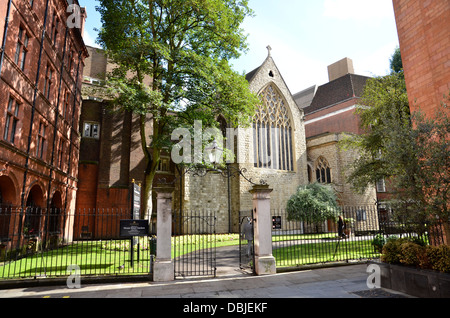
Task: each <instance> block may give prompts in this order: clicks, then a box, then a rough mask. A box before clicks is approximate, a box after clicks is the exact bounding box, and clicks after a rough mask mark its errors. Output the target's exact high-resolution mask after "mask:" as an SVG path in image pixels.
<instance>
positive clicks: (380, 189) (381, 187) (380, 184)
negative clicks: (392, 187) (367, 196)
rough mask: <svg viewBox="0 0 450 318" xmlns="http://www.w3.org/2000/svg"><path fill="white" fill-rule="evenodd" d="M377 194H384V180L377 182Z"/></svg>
mask: <svg viewBox="0 0 450 318" xmlns="http://www.w3.org/2000/svg"><path fill="white" fill-rule="evenodd" d="M377 192H386V182H385V181H384V178H382V179H380V180H378V181H377Z"/></svg>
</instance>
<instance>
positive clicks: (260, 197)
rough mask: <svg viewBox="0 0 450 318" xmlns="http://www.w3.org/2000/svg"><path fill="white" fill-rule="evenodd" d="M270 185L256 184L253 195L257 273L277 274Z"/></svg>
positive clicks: (251, 191)
mask: <svg viewBox="0 0 450 318" xmlns="http://www.w3.org/2000/svg"><path fill="white" fill-rule="evenodd" d="M272 191H273V190H272V189H269V186H268V185H258V186H254V187H253V189H252V190H250V193H251V194H252V195H253V213H254V214H253V215H254V218H255V221H254V239H255V271H256V275H269V274H276V272H277V269H276V263H275V258H274V257H273V255H272V216H271V213H270V193H271V192H272Z"/></svg>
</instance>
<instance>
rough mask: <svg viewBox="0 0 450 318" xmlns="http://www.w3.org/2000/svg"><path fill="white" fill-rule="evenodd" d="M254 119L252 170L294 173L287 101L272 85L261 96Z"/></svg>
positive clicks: (291, 133)
mask: <svg viewBox="0 0 450 318" xmlns="http://www.w3.org/2000/svg"><path fill="white" fill-rule="evenodd" d="M260 97H261V100H262V103H261V104H260V105H259V107H258V110H257V112H256V115H255V117H254V119H253V149H254V163H255V168H268V169H275V170H285V171H294V153H293V129H292V125H291V120H290V116H289V110H288V105H287V102H286V100H285V99H284V98H283V96H282V95H281V93H280V92H279V90H278V89H277V88H276V87H275V85H273V84H270V85H268V86H267V87H266V88H265V89H264V90H263V91H262V93H261V94H260Z"/></svg>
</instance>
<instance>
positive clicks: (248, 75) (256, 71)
mask: <svg viewBox="0 0 450 318" xmlns="http://www.w3.org/2000/svg"><path fill="white" fill-rule="evenodd" d="M260 68H261V66H258V67H257V68H255V69H254V70H253V71H251V72H250V73H247V75H245V79H246V80H247V82H251V80H252V79H253V77H254V76H255V75H256V73H258V71H259V69H260Z"/></svg>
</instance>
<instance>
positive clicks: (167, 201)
mask: <svg viewBox="0 0 450 318" xmlns="http://www.w3.org/2000/svg"><path fill="white" fill-rule="evenodd" d="M154 191H155V192H156V206H157V221H156V222H157V223H156V259H155V264H154V267H153V280H154V281H155V282H168V281H173V280H174V279H175V273H174V270H175V268H174V264H173V260H172V244H171V240H172V195H173V191H174V189H173V188H154Z"/></svg>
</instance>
